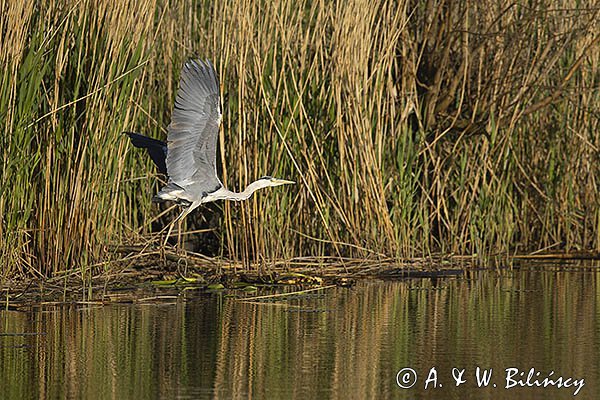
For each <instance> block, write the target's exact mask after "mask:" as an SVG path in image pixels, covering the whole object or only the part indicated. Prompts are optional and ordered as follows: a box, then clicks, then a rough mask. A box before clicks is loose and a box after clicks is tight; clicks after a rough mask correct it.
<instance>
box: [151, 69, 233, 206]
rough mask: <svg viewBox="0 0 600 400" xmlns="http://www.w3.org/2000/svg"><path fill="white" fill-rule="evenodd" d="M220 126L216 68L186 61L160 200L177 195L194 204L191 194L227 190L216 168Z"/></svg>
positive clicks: (169, 133) (173, 119) (158, 196)
mask: <svg viewBox="0 0 600 400" xmlns="http://www.w3.org/2000/svg"><path fill="white" fill-rule="evenodd" d="M220 123H221V105H220V101H219V83H218V80H217V76H216V73H215V70H214V67H213V65H212V64H211V63H210V61H206V62H202V61H194V60H190V61H188V62H186V63H185V65H184V67H183V70H182V71H181V78H180V81H179V90H178V91H177V98H176V99H175V106H174V107H173V114H172V116H171V123H170V124H169V128H168V135H167V145H168V152H167V167H168V174H169V181H168V183H167V185H166V186H165V187H164V188H163V189H162V190H161V191H160V192H159V193H158V194H157V195H156V197H157V198H158V199H164V200H173V199H172V197H173V195H175V196H177V197H179V198H181V199H184V200H187V201H189V202H193V201H194V200H195V199H194V198H192V196H190V194H192V193H193V194H195V193H205V194H208V193H212V192H215V191H217V190H218V189H220V188H221V187H223V184H222V183H221V181H220V180H219V178H218V177H217V168H216V159H217V138H218V134H219V124H220ZM182 189H183V192H182Z"/></svg>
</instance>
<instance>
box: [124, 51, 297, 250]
mask: <svg viewBox="0 0 600 400" xmlns="http://www.w3.org/2000/svg"><path fill="white" fill-rule="evenodd" d="M221 117H222V113H221V101H220V97H219V83H218V79H217V73H216V71H215V68H214V66H213V65H212V63H211V62H210V61H208V60H207V61H204V62H203V61H202V60H189V61H187V62H186V63H185V65H184V66H183V69H182V71H181V77H180V79H179V89H178V91H177V97H176V99H175V105H174V107H173V113H172V115H171V123H170V124H169V126H168V129H167V142H166V143H165V142H162V141H160V140H156V139H152V138H149V137H147V136H143V135H140V134H137V133H133V132H124V133H125V134H127V135H128V136H129V138H130V139H131V143H132V144H133V145H134V146H135V147H139V148H144V149H146V150H147V152H148V154H149V155H150V157H151V158H152V160H153V161H154V163H155V164H156V166H157V167H158V170H159V171H160V172H161V173H163V174H164V175H166V176H167V178H168V180H167V184H166V185H165V186H164V187H163V188H162V189H161V191H160V192H158V194H156V195H155V196H154V197H153V198H152V200H153V201H158V202H162V201H168V200H170V201H175V202H177V203H179V204H181V205H183V206H185V207H186V208H185V209H184V210H183V212H182V213H181V214H180V215H179V217H177V218H176V219H175V220H174V221H173V223H174V222H175V221H177V220H181V219H183V218H185V217H186V216H187V215H188V214H189V213H190V212H192V211H193V210H194V209H195V208H197V207H198V206H199V205H200V204H202V203H208V202H211V201H216V200H236V201H237V200H246V199H248V198H250V196H252V194H253V193H254V192H255V191H257V190H258V189H262V188H266V187H272V186H280V185H286V184H293V183H295V182H293V181H288V180H285V179H278V178H273V177H270V176H264V177H262V178H259V179H258V180H256V181H254V182H252V183H251V184H249V185H248V186H247V187H246V189H244V190H243V191H242V192H239V193H236V192H232V191H231V190H228V189H227V188H225V186H223V183H221V180H220V179H219V177H218V176H217V168H216V159H217V137H218V133H219V126H220V124H221ZM171 227H172V225H171ZM170 232H171V231H170V230H169V234H170ZM169 234H167V238H168V237H169Z"/></svg>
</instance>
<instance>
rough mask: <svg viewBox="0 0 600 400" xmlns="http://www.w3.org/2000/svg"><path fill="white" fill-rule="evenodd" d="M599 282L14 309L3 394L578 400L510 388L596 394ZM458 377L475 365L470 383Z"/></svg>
mask: <svg viewBox="0 0 600 400" xmlns="http://www.w3.org/2000/svg"><path fill="white" fill-rule="evenodd" d="M598 277H599V275H598V272H596V270H593V269H592V270H589V269H588V270H574V271H564V272H561V271H560V269H549V268H548V269H542V270H532V269H530V270H522V271H507V272H503V273H500V274H498V273H496V272H489V271H483V272H473V273H470V274H468V275H465V276H464V277H460V278H452V279H444V280H437V281H433V282H432V281H431V280H429V279H425V280H410V281H403V282H381V281H372V282H360V283H358V284H357V285H356V286H355V287H353V288H350V289H348V288H331V289H327V290H324V291H323V292H322V293H320V294H319V293H315V294H310V295H306V296H305V297H302V298H297V299H294V300H287V301H285V300H278V301H271V302H268V303H267V302H262V303H259V302H242V301H239V300H236V299H234V298H229V297H227V296H226V295H225V294H223V293H221V294H203V293H194V291H186V292H185V294H182V295H181V296H180V297H179V299H174V300H172V301H170V302H169V301H167V302H163V303H161V304H128V305H125V304H120V305H119V304H115V305H108V306H103V307H94V306H90V307H85V306H68V307H50V308H39V309H35V310H32V311H28V312H16V311H4V312H1V313H0V332H2V336H0V377H1V378H0V393H1V398H2V399H31V398H42V399H45V398H48V399H54V398H72V399H79V398H94V399H154V398H161V399H162V398H169V399H171V398H179V399H199V398H214V399H232V398H234V399H235V398H239V399H249V398H253V399H302V400H306V399H316V398H319V399H321V398H323V399H326V398H330V399H387V398H390V399H433V398H445V399H459V398H460V399H464V398H478V399H515V398H519V399H536V398H537V399H539V398H542V396H544V397H545V398H549V399H550V398H551V399H570V398H573V397H574V396H573V394H574V392H575V390H576V389H577V388H576V387H575V386H573V387H570V388H560V389H559V388H556V387H552V386H550V387H546V388H531V387H525V388H523V387H512V388H506V385H507V381H506V369H508V368H517V369H518V370H519V371H520V372H521V371H524V376H515V377H514V379H517V378H519V379H522V380H523V381H525V379H526V375H527V373H528V372H529V370H530V369H531V368H534V369H535V370H534V374H535V373H537V372H539V375H538V376H535V375H534V378H536V377H537V379H538V380H539V381H542V379H543V378H546V377H548V374H549V373H550V371H551V370H553V371H554V374H553V375H551V377H552V378H553V379H556V378H558V377H559V376H561V377H563V379H566V378H569V377H572V378H573V379H582V378H583V379H584V386H583V387H582V388H581V389H580V391H579V392H578V394H577V396H576V397H575V398H577V399H596V398H599V395H600V393H599V392H600V386H599V384H598V382H600V380H599V379H600V370H599V366H600V352H599V347H600V329H599V328H600V318H599V311H598V310H599V307H598V303H599V300H600V291H599V285H598ZM190 293H193V294H190ZM16 333H19V334H22V333H30V334H31V335H14V334H16ZM477 367H479V368H481V369H485V370H489V369H492V378H491V380H490V382H489V384H488V385H487V386H486V387H481V388H480V387H478V385H477V382H476V378H475V373H476V368H477ZM405 368H411V369H413V370H414V371H415V372H416V373H417V376H418V380H417V383H416V384H415V385H414V386H413V387H411V388H410V389H402V388H400V387H399V386H398V384H397V382H396V378H397V374H398V372H399V371H400V370H402V369H405ZM432 368H435V370H432ZM453 368H457V369H459V370H460V369H464V371H465V372H464V373H463V375H462V379H464V380H466V382H465V383H462V384H461V385H459V386H458V387H457V386H456V384H455V379H454V378H453V377H452V371H453ZM432 371H435V372H437V380H435V379H434V377H435V372H432ZM509 371H510V370H509ZM404 372H407V373H410V371H409V370H404ZM455 374H456V376H457V377H458V370H455ZM402 376H404V374H400V376H399V378H400V379H401V378H402ZM428 376H429V378H430V381H429V384H428V387H427V389H425V381H426V380H427V378H428ZM407 377H408V375H407ZM494 383H495V384H496V387H493V386H492V385H493V384H494ZM571 383H572V382H571ZM434 385H437V387H434ZM440 386H441V387H440Z"/></svg>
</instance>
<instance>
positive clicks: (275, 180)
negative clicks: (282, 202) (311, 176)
mask: <svg viewBox="0 0 600 400" xmlns="http://www.w3.org/2000/svg"><path fill="white" fill-rule="evenodd" d="M271 182H273V183H274V184H276V185H293V184H295V183H296V182H294V181H288V180H285V179H278V178H273V179H272V180H271Z"/></svg>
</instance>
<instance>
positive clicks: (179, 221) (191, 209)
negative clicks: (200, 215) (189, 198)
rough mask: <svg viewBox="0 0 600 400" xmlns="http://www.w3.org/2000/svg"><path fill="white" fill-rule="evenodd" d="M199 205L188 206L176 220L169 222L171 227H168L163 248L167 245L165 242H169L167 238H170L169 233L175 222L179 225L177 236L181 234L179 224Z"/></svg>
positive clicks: (194, 203) (198, 203) (195, 203)
mask: <svg viewBox="0 0 600 400" xmlns="http://www.w3.org/2000/svg"><path fill="white" fill-rule="evenodd" d="M199 205H200V202H199V201H198V202H193V203H192V204H190V206H189V207H188V208H186V209H185V210H183V211H182V212H181V214H179V216H178V217H177V218H175V219H174V220H173V221H172V222H171V226H170V227H169V231H168V232H167V237H166V238H165V241H164V243H163V247H165V246H166V245H167V242H168V240H169V237H170V236H171V232H172V231H173V226H174V225H175V223H176V222H177V223H178V224H179V228H178V230H179V234H180V233H181V222H182V221H183V219H184V218H185V217H186V216H187V215H188V214H189V213H191V212H192V211H193V210H194V209H195V208H196V207H198V206H199ZM179 234H178V239H177V243H178V244H179Z"/></svg>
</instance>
